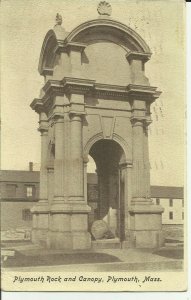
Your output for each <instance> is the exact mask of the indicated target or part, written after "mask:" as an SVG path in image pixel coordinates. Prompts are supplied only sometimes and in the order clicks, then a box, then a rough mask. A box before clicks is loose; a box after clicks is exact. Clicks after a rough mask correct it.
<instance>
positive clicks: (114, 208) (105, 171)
mask: <svg viewBox="0 0 191 300" xmlns="http://www.w3.org/2000/svg"><path fill="white" fill-rule="evenodd" d="M90 145H91V146H90ZM87 149H88V150H87ZM86 151H88V153H86V155H90V156H91V157H92V158H93V160H94V162H95V164H96V168H97V169H96V173H97V193H98V196H97V203H95V200H94V205H92V203H91V199H89V197H87V202H88V205H89V206H91V207H92V212H91V219H90V218H89V226H88V227H89V228H91V226H92V224H93V222H94V221H96V220H104V221H105V222H106V223H107V224H108V227H109V231H110V232H111V235H110V238H111V236H112V237H113V238H119V239H120V240H121V238H122V236H124V233H123V232H122V231H121V229H122V228H123V226H121V224H122V223H124V221H123V218H124V216H123V211H124V210H123V207H124V206H123V204H122V203H121V202H122V201H123V202H124V196H123V195H122V193H123V191H124V187H123V188H121V172H120V168H121V164H123V163H124V162H125V161H126V156H125V152H124V150H123V148H122V147H121V146H120V144H119V143H117V142H116V141H115V140H114V139H103V138H101V136H100V135H99V136H97V137H96V138H94V139H92V140H91V143H89V146H88V147H87V148H86ZM95 176H96V175H95ZM120 190H121V191H120ZM94 199H95V198H94Z"/></svg>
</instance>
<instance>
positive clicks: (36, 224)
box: [31, 202, 49, 246]
mask: <svg viewBox="0 0 191 300" xmlns="http://www.w3.org/2000/svg"><path fill="white" fill-rule="evenodd" d="M31 212H32V213H33V228H32V242H33V243H35V244H41V245H43V246H44V245H46V244H47V238H48V226H49V225H48V224H49V208H48V205H46V204H41V203H40V202H39V203H38V204H37V205H36V206H35V207H33V208H32V209H31Z"/></svg>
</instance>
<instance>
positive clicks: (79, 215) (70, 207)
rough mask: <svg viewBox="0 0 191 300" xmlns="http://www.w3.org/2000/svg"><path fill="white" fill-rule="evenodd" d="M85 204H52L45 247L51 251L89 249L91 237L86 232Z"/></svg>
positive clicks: (88, 209)
mask: <svg viewBox="0 0 191 300" xmlns="http://www.w3.org/2000/svg"><path fill="white" fill-rule="evenodd" d="M89 212H90V207H89V206H88V205H87V204H86V203H81V204H79V203H73V204H72V203H62V204H58V203H53V205H52V206H51V214H50V229H49V233H48V242H47V246H48V247H50V248H52V249H71V250H77V249H89V248H91V236H90V233H89V232H88V213H89Z"/></svg>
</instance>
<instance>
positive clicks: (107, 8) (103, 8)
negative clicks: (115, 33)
mask: <svg viewBox="0 0 191 300" xmlns="http://www.w3.org/2000/svg"><path fill="white" fill-rule="evenodd" d="M97 11H98V14H99V15H104V16H111V13H112V8H111V5H110V4H109V3H108V2H106V1H101V2H100V3H99V4H98V7H97Z"/></svg>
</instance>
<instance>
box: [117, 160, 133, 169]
mask: <svg viewBox="0 0 191 300" xmlns="http://www.w3.org/2000/svg"><path fill="white" fill-rule="evenodd" d="M119 167H120V169H131V168H132V167H133V162H132V161H122V162H120V163H119Z"/></svg>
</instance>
